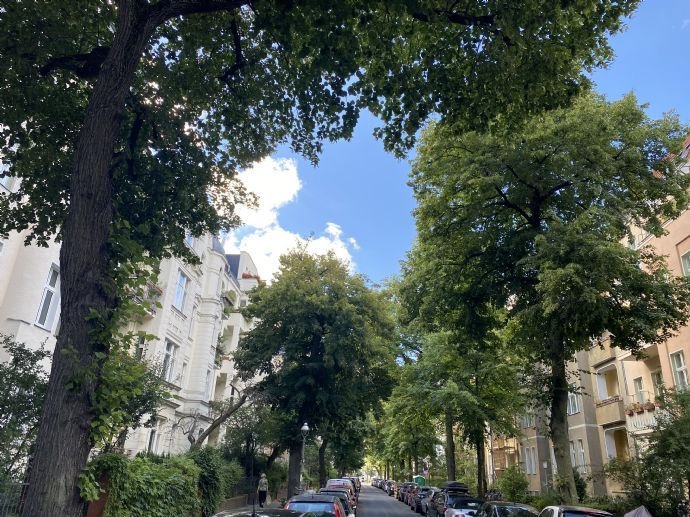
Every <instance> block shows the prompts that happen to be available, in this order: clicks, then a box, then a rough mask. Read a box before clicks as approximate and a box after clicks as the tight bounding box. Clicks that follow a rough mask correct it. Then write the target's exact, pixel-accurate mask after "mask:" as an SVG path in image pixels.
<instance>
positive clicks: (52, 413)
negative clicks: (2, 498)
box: [23, 2, 154, 517]
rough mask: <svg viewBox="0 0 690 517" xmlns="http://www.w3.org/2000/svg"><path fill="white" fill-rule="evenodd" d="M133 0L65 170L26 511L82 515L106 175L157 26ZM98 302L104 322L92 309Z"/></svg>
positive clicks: (98, 348)
mask: <svg viewBox="0 0 690 517" xmlns="http://www.w3.org/2000/svg"><path fill="white" fill-rule="evenodd" d="M147 21H148V20H147V18H146V17H144V16H142V13H141V12H139V11H138V9H137V8H136V6H135V5H133V4H130V3H128V2H121V3H120V7H119V12H118V22H117V30H116V33H115V36H114V39H113V44H112V46H111V49H110V52H109V53H108V57H107V58H106V59H105V61H104V62H103V65H102V67H101V71H100V74H99V77H98V80H97V81H96V84H95V85H94V89H93V92H92V94H91V98H90V100H89V105H88V108H87V111H86V116H85V119H84V124H83V126H82V130H81V132H80V134H79V139H78V142H77V147H76V150H75V155H74V161H73V165H72V177H71V179H70V207H69V214H68V216H67V219H66V221H65V226H64V228H63V243H62V247H61V249H60V276H61V283H60V285H61V289H60V292H61V327H60V335H59V337H58V339H57V344H56V346H55V353H54V354H53V364H52V368H51V372H50V382H49V385H48V393H47V397H46V404H45V408H44V411H43V417H42V419H41V426H40V428H39V432H38V438H37V448H36V455H35V458H34V461H35V464H34V468H33V469H32V471H31V475H30V477H29V488H28V494H27V501H26V506H25V507H24V512H23V515H25V516H29V517H33V516H37V517H41V516H45V515H60V516H64V517H72V516H78V515H82V514H83V509H84V504H83V502H82V500H81V498H80V496H79V490H78V486H77V483H78V479H79V474H80V473H81V470H82V468H83V467H84V465H86V461H87V457H88V454H89V451H90V449H91V443H90V439H89V438H90V431H91V427H90V425H91V422H92V420H93V417H94V415H93V412H92V409H91V401H92V400H93V397H94V394H95V392H96V389H97V386H98V380H99V377H100V372H101V369H102V366H103V362H104V360H105V357H104V356H101V358H97V354H98V353H99V352H102V353H104V354H107V352H108V348H109V345H108V342H107V332H105V333H104V332H103V327H102V326H107V325H108V322H109V318H110V317H111V315H112V311H113V310H114V309H115V305H116V299H115V293H114V290H113V288H112V285H110V283H111V279H112V276H111V257H112V255H111V250H110V244H109V241H110V231H111V224H112V217H113V203H112V184H111V178H110V175H109V170H110V165H111V161H112V155H113V149H114V146H115V142H116V139H117V136H118V133H119V130H120V124H121V121H122V116H121V115H122V110H123V108H124V106H125V95H126V94H127V92H128V90H129V86H130V84H131V82H132V77H133V75H134V70H135V68H136V65H137V62H138V61H139V58H140V56H141V54H142V52H143V49H144V46H145V44H146V42H147V41H148V39H149V37H150V35H151V34H152V32H153V28H154V27H152V26H151V25H150V23H147ZM93 311H95V312H96V313H97V314H99V315H100V318H101V320H100V322H99V321H97V320H94V319H93V318H91V319H90V318H89V316H90V314H92V313H93Z"/></svg>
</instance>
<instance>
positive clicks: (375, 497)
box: [357, 484, 417, 517]
mask: <svg viewBox="0 0 690 517" xmlns="http://www.w3.org/2000/svg"><path fill="white" fill-rule="evenodd" d="M415 515H417V514H416V513H414V512H413V511H412V510H410V508H409V506H407V505H406V504H403V503H401V502H400V501H398V500H397V499H396V498H395V497H389V496H387V495H386V493H385V492H384V491H383V490H379V489H378V488H374V487H372V486H369V485H365V484H362V490H361V492H360V493H359V506H358V508H357V517H411V516H415Z"/></svg>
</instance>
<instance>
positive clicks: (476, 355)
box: [387, 94, 690, 502]
mask: <svg viewBox="0 0 690 517" xmlns="http://www.w3.org/2000/svg"><path fill="white" fill-rule="evenodd" d="M686 134H687V128H686V127H684V126H683V125H682V124H681V123H680V122H679V121H678V119H677V117H676V116H675V115H673V114H668V115H666V116H664V117H663V118H661V119H659V120H652V119H650V118H648V117H647V115H646V114H645V111H644V106H640V105H638V103H637V101H636V99H635V97H634V96H633V95H628V96H626V97H625V98H623V99H621V100H620V101H617V102H612V103H609V102H606V101H605V100H603V99H602V98H599V97H597V96H596V95H593V94H588V95H584V96H581V97H580V98H578V99H577V100H576V101H575V102H574V104H573V105H572V106H571V107H568V108H563V109H557V110H552V111H550V112H547V113H545V114H542V115H537V116H534V117H531V118H529V119H528V120H527V122H526V123H525V125H524V126H523V127H521V128H520V129H519V130H516V131H512V132H504V133H497V132H492V133H486V132H475V131H466V130H465V129H464V128H463V127H459V126H457V125H454V124H451V123H438V124H434V125H433V126H432V127H430V128H429V129H428V130H427V131H426V132H425V133H424V135H423V137H422V142H421V145H420V146H419V148H418V156H417V158H416V160H415V161H414V164H413V170H412V175H411V179H410V184H411V186H412V187H413V189H414V192H415V195H416V197H417V201H418V208H417V209H416V212H415V215H416V220H417V228H418V234H419V238H418V241H417V243H416V245H415V247H414V249H413V250H412V251H411V252H410V254H409V258H408V261H407V263H406V264H405V269H404V275H403V278H402V281H401V283H400V287H399V292H400V300H401V302H402V305H403V307H404V309H405V310H404V311H403V314H402V316H403V317H402V319H401V321H402V322H403V323H404V324H405V325H407V326H408V328H413V329H416V332H417V333H418V334H419V335H421V336H422V337H421V338H420V339H419V343H420V345H419V347H418V349H417V351H416V353H415V354H414V356H413V360H412V361H410V362H411V363H412V364H410V365H409V366H408V367H407V370H408V371H407V372H406V375H405V376H403V382H402V384H401V386H400V387H399V388H397V389H396V392H395V393H394V402H393V404H394V405H395V406H401V407H402V408H404V407H406V405H409V406H411V405H412V404H413V403H414V408H415V409H414V411H412V412H410V411H408V412H407V413H406V415H408V416H407V417H406V418H402V419H401V418H399V417H398V416H397V413H396V416H392V415H391V416H392V420H391V421H389V422H388V423H387V425H388V428H389V430H388V432H389V433H394V432H395V429H396V428H398V427H399V426H401V425H402V424H403V423H404V422H405V421H406V419H409V418H412V417H416V416H420V418H422V419H428V420H430V421H432V422H438V424H437V426H438V425H441V423H445V428H446V430H447V432H446V447H447V454H448V461H447V463H448V477H449V478H452V477H453V474H454V472H453V469H452V458H453V454H452V451H453V442H452V436H453V435H452V431H453V429H454V425H455V424H458V425H459V428H460V431H461V436H462V437H463V438H464V439H465V440H466V441H467V442H468V443H470V444H472V445H473V446H474V447H475V449H476V452H477V464H478V465H479V472H478V477H477V486H478V490H479V493H480V494H482V493H483V490H484V488H485V487H486V481H485V479H484V474H483V468H482V466H483V464H484V461H483V458H482V455H483V450H484V437H485V436H486V434H487V433H488V432H489V431H491V432H498V433H506V434H512V433H514V429H513V425H514V421H515V418H516V416H518V415H519V414H520V412H521V410H522V408H524V407H525V405H526V404H530V405H540V406H542V407H545V408H547V409H548V414H549V415H550V417H549V434H550V438H551V440H552V442H553V446H554V454H555V459H556V466H557V469H558V472H559V475H560V482H559V483H558V489H559V490H560V495H561V497H562V499H564V500H565V501H569V502H572V501H575V500H576V489H575V482H574V478H573V475H572V472H573V470H572V465H571V461H570V454H569V449H568V442H569V439H568V425H567V414H566V408H567V397H568V392H569V390H570V389H572V387H571V385H572V384H576V382H575V381H576V379H575V378H574V376H576V375H578V374H579V373H578V372H568V371H567V363H568V361H569V360H570V359H571V358H572V357H573V356H574V354H575V353H576V352H577V351H579V350H585V349H587V348H588V347H590V346H592V345H593V343H596V341H597V340H598V339H599V338H600V337H601V336H602V335H603V334H604V333H605V332H609V333H610V334H611V335H612V339H613V344H614V345H615V346H617V347H619V348H621V349H624V350H630V351H632V352H633V353H634V354H638V353H640V351H641V349H642V347H643V346H644V345H649V344H654V343H661V342H663V341H665V340H666V339H668V338H669V336H671V335H672V334H673V333H674V332H675V331H676V330H677V329H678V328H679V327H680V326H681V325H684V324H685V323H686V322H687V319H688V306H689V304H690V283H689V282H688V280H687V279H686V278H678V277H674V276H673V275H671V274H670V271H669V269H668V267H667V265H666V261H665V258H664V257H661V256H658V255H656V254H655V253H654V250H652V249H649V248H644V247H642V248H641V247H637V246H635V240H634V239H635V237H634V232H635V231H643V232H649V233H650V234H652V235H656V236H659V235H661V234H662V233H663V223H664V222H665V221H666V220H668V219H669V218H673V217H676V216H677V215H678V214H679V213H680V212H681V211H683V210H685V209H686V208H687V206H688V201H689V198H688V188H689V187H690V176H688V175H687V174H683V173H682V171H681V170H680V167H679V165H680V164H681V161H680V158H679V154H680V150H681V143H682V140H683V138H684V137H685V135H686ZM405 401H408V402H405ZM420 408H424V411H426V413H427V416H422V414H423V411H420Z"/></svg>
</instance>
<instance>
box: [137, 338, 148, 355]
mask: <svg viewBox="0 0 690 517" xmlns="http://www.w3.org/2000/svg"><path fill="white" fill-rule="evenodd" d="M145 348H146V337H145V336H139V341H138V342H137V351H136V353H135V357H136V358H137V359H139V360H142V359H143V358H144V350H145Z"/></svg>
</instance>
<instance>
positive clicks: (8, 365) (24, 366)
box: [0, 334, 50, 481]
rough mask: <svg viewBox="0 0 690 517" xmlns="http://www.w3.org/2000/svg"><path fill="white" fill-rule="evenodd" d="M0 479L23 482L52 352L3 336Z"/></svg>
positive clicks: (0, 389) (0, 394)
mask: <svg viewBox="0 0 690 517" xmlns="http://www.w3.org/2000/svg"><path fill="white" fill-rule="evenodd" d="M0 347H1V348H2V354H3V355H6V356H7V360H6V361H3V362H1V363H0V443H1V444H2V447H0V479H3V478H10V479H15V480H18V481H21V480H22V476H23V474H24V469H25V467H26V462H27V460H28V457H29V454H30V451H31V448H32V446H33V444H34V441H35V439H36V432H37V431H38V422H39V420H40V417H41V410H42V409H43V403H44V401H45V395H46V387H47V385H48V375H47V373H46V371H45V369H44V366H43V365H44V363H45V362H46V361H47V360H48V358H49V357H50V352H48V351H46V350H45V349H44V348H43V346H41V347H40V348H39V349H36V350H32V349H30V348H27V346H26V345H25V344H23V343H18V342H16V341H15V340H14V339H12V338H11V337H10V336H5V335H2V334H0Z"/></svg>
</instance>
